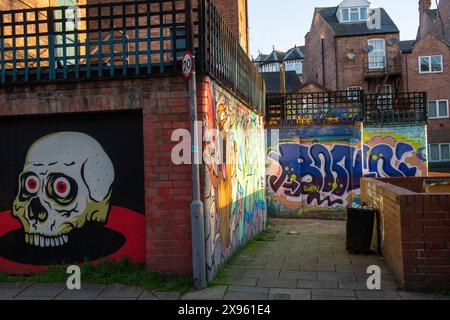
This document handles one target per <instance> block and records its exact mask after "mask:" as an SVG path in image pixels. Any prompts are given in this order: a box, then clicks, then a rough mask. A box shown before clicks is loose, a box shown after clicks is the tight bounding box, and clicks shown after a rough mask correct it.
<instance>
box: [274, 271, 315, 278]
mask: <svg viewBox="0 0 450 320" xmlns="http://www.w3.org/2000/svg"><path fill="white" fill-rule="evenodd" d="M280 278H284V279H295V280H317V273H316V272H314V271H284V270H282V271H281V273H280Z"/></svg>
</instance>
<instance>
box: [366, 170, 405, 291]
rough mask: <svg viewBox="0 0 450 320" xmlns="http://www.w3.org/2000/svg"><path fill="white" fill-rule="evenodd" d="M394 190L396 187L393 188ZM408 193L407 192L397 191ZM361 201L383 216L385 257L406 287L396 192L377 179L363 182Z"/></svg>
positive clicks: (400, 282) (401, 283)
mask: <svg viewBox="0 0 450 320" xmlns="http://www.w3.org/2000/svg"><path fill="white" fill-rule="evenodd" d="M393 188H394V187H393ZM396 191H400V192H402V193H403V192H407V190H404V191H403V190H398V189H397V190H396ZM361 199H362V201H363V202H365V203H367V204H368V205H369V206H370V207H372V208H378V209H379V210H380V214H381V221H382V223H381V225H382V226H383V228H382V229H383V230H384V232H383V233H382V246H383V256H384V259H385V260H386V263H387V264H388V265H389V267H390V268H391V269H392V272H393V274H394V276H395V278H396V279H397V280H398V281H399V284H400V285H401V286H402V287H403V286H404V280H403V279H404V271H403V252H402V247H401V243H402V241H401V236H402V234H401V228H400V226H401V217H400V204H399V203H398V202H397V199H396V195H395V192H394V190H386V189H385V188H384V185H383V183H382V182H379V181H377V180H375V179H363V180H361Z"/></svg>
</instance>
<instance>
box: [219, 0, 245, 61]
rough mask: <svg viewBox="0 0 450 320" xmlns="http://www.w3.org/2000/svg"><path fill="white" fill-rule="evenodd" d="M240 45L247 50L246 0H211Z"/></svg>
mask: <svg viewBox="0 0 450 320" xmlns="http://www.w3.org/2000/svg"><path fill="white" fill-rule="evenodd" d="M212 2H213V4H214V5H215V6H216V8H217V9H218V10H219V12H221V14H222V17H223V18H224V19H225V22H226V23H227V25H228V27H229V28H230V29H231V31H232V32H233V33H234V34H235V35H236V37H239V40H240V43H241V46H242V47H243V48H244V50H245V51H246V52H249V39H248V17H247V0H212Z"/></svg>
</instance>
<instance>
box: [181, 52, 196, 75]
mask: <svg viewBox="0 0 450 320" xmlns="http://www.w3.org/2000/svg"><path fill="white" fill-rule="evenodd" d="M193 63H194V58H193V57H192V54H191V53H190V52H189V51H186V53H185V54H184V56H183V60H182V68H181V69H182V73H183V78H184V79H185V80H189V78H190V77H191V76H192V71H193Z"/></svg>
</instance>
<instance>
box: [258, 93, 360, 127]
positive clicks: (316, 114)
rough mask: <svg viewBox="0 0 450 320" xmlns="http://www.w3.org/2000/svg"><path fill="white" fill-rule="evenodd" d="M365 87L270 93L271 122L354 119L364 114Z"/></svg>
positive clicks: (314, 121) (269, 111)
mask: <svg viewBox="0 0 450 320" xmlns="http://www.w3.org/2000/svg"><path fill="white" fill-rule="evenodd" d="M363 107H364V99H363V92H362V91H350V92H348V91H336V92H313V93H292V94H284V95H283V94H268V95H267V98H266V120H267V122H268V124H286V125H295V124H317V123H354V122H358V121H362V120H363V118H364V108H363Z"/></svg>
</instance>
